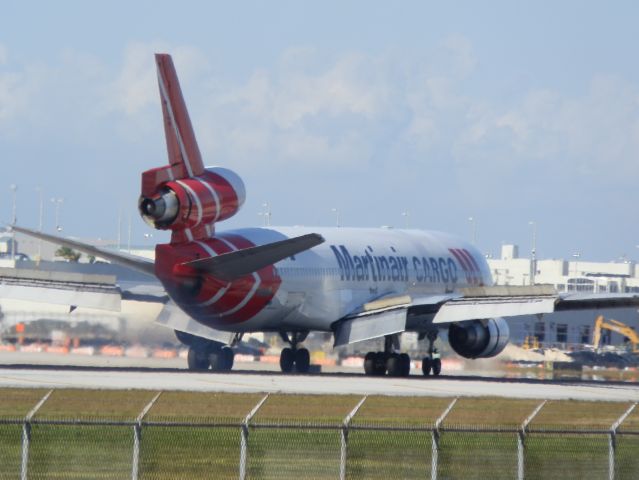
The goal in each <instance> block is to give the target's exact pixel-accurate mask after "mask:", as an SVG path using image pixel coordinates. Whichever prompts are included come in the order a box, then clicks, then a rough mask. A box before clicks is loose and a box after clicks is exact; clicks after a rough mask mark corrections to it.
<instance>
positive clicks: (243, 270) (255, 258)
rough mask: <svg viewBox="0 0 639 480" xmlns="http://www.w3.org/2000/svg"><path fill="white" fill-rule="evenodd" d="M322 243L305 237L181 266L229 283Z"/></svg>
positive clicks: (311, 235) (318, 238)
mask: <svg viewBox="0 0 639 480" xmlns="http://www.w3.org/2000/svg"><path fill="white" fill-rule="evenodd" d="M323 242H324V237H322V236H321V235H319V234H317V233H309V234H307V235H302V236H300V237H295V238H290V239H288V240H282V241H279V242H274V243H268V244H266V245H260V246H257V247H251V248H245V249H243V250H238V251H235V252H230V253H224V254H222V255H217V256H215V257H209V258H202V259H199V260H193V261H191V262H186V263H183V264H182V265H183V266H185V267H190V268H194V269H195V270H198V271H200V272H206V273H209V274H211V275H213V276H214V277H216V278H219V279H220V280H225V281H227V282H230V281H233V280H235V279H237V278H239V277H243V276H244V275H248V274H250V273H253V272H257V271H258V270H260V269H262V268H264V267H268V266H269V265H273V264H274V263H277V262H279V261H280V260H284V259H285V258H287V257H290V256H293V255H296V254H298V253H300V252H303V251H305V250H308V249H309V248H313V247H315V246H317V245H319V244H320V243H323Z"/></svg>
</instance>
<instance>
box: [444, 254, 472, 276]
mask: <svg viewBox="0 0 639 480" xmlns="http://www.w3.org/2000/svg"><path fill="white" fill-rule="evenodd" d="M448 251H449V252H450V253H452V254H453V255H454V256H455V258H456V259H457V261H458V262H459V264H460V265H461V267H462V270H463V271H464V274H465V275H466V281H467V282H468V283H469V284H471V285H472V283H473V275H472V271H471V270H472V269H471V267H470V265H469V264H468V260H467V259H466V258H465V257H464V256H463V255H462V254H461V252H460V251H459V249H458V248H449V249H448Z"/></svg>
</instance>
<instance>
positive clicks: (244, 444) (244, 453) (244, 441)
mask: <svg viewBox="0 0 639 480" xmlns="http://www.w3.org/2000/svg"><path fill="white" fill-rule="evenodd" d="M268 396H269V394H268V393H267V394H266V395H264V398H262V400H260V401H259V402H258V403H257V405H255V407H254V408H253V410H251V411H250V413H249V414H248V415H247V416H246V418H245V419H244V421H243V422H242V428H241V437H240V480H245V479H246V463H247V462H246V461H247V457H248V435H249V431H248V428H249V422H250V421H251V419H252V418H253V417H254V416H255V414H256V413H257V411H258V410H259V409H260V408H261V407H262V405H264V402H266V399H267V398H268Z"/></svg>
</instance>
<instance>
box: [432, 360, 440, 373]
mask: <svg viewBox="0 0 639 480" xmlns="http://www.w3.org/2000/svg"><path fill="white" fill-rule="evenodd" d="M441 372H442V361H441V359H439V358H436V359H434V360H433V375H435V376H437V375H439V374H440V373H441Z"/></svg>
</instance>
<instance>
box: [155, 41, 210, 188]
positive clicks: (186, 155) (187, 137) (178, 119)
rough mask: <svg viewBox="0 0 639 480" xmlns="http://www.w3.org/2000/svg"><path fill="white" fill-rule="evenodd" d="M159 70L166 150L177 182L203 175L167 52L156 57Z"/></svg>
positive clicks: (190, 127) (200, 160)
mask: <svg viewBox="0 0 639 480" xmlns="http://www.w3.org/2000/svg"><path fill="white" fill-rule="evenodd" d="M155 62H156V64H157V67H158V84H159V87H160V98H161V99H162V113H163V114H164V132H165V135H166V148H167V150H168V153H169V164H170V165H171V167H173V168H172V170H173V173H174V175H175V178H176V179H179V178H188V177H194V176H196V175H201V174H202V173H203V172H204V164H203V163H202V156H201V155H200V149H199V148H198V146H197V141H196V140H195V133H194V132H193V127H192V126H191V119H190V118H189V112H188V111H187V109H186V104H185V103H184V98H183V97H182V90H181V89H180V82H179V80H178V77H177V73H176V72H175V67H174V66H173V60H172V59H171V56H170V55H168V54H166V53H158V54H156V55H155Z"/></svg>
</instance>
